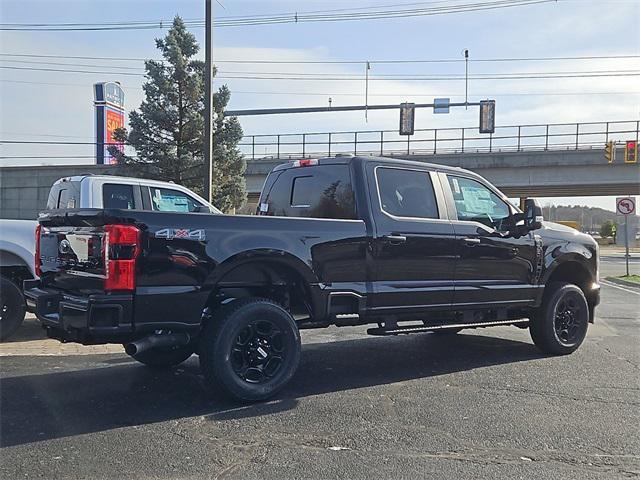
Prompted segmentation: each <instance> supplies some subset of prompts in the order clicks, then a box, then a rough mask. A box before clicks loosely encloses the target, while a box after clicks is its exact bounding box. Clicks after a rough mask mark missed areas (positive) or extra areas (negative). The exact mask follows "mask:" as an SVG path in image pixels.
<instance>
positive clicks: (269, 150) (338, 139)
mask: <svg viewBox="0 0 640 480" xmlns="http://www.w3.org/2000/svg"><path fill="white" fill-rule="evenodd" d="M639 134H640V120H630V121H617V122H585V123H549V124H543V125H510V126H496V129H495V133H492V134H479V133H478V127H462V128H424V129H416V130H415V134H414V135H411V136H406V137H403V136H400V135H399V134H398V131H397V130H366V131H357V132H356V131H341V132H306V133H281V134H263V135H245V136H244V137H243V139H242V141H241V142H240V144H239V148H240V151H241V153H242V154H243V155H244V156H245V158H247V159H261V158H277V159H291V158H308V157H324V156H335V155H340V154H342V155H345V154H353V155H386V156H392V155H429V154H432V155H435V154H453V153H494V152H526V151H545V150H579V149H592V148H604V145H605V143H606V142H608V141H610V140H618V141H626V140H636V141H637V140H638V137H639Z"/></svg>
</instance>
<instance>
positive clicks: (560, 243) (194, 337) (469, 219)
mask: <svg viewBox="0 0 640 480" xmlns="http://www.w3.org/2000/svg"><path fill="white" fill-rule="evenodd" d="M257 213H258V215H255V216H240V215H238V216H235V215H234V216H229V215H208V214H197V213H162V212H154V211H142V210H121V209H113V208H107V209H78V210H64V211H55V210H52V211H47V212H44V213H43V214H41V216H40V219H39V227H38V229H39V230H38V237H37V238H38V242H37V250H38V251H37V255H36V257H37V264H36V267H37V269H38V273H39V275H40V280H37V281H27V282H26V284H25V287H26V295H27V298H28V301H29V303H31V304H32V305H33V307H34V308H35V309H36V311H37V316H38V318H39V319H40V320H41V322H42V324H43V325H44V326H45V327H46V329H47V332H48V334H49V336H50V337H53V338H57V339H60V340H62V341H66V342H69V341H72V342H80V343H83V344H95V343H122V344H124V346H125V351H126V352H127V353H128V354H129V355H131V356H132V357H133V358H134V359H136V360H138V361H140V362H141V363H143V364H146V365H151V366H154V367H163V366H164V367H167V366H171V365H176V364H178V363H180V362H182V361H184V360H186V359H187V358H189V357H190V356H191V355H192V354H193V353H196V354H197V355H199V359H200V365H201V368H202V371H203V374H204V377H205V379H206V381H207V383H208V384H209V385H210V386H211V387H212V388H214V389H217V390H218V391H220V392H223V393H225V394H228V395H230V396H232V397H235V398H237V399H241V400H245V401H257V400H262V399H265V398H268V397H270V396H272V395H273V394H274V393H275V392H277V391H278V390H279V389H281V388H282V387H283V386H284V385H286V383H287V382H288V381H289V380H290V379H291V377H292V376H293V375H294V373H295V371H296V368H297V365H298V362H299V358H300V351H301V349H300V334H299V330H300V329H303V328H322V327H328V326H330V325H337V326H346V325H365V324H371V328H369V330H368V333H370V334H373V335H397V334H405V333H418V332H433V333H455V332H457V331H459V330H461V329H465V328H478V327H490V326H497V325H515V326H517V327H521V328H529V330H530V332H531V336H532V338H533V341H534V343H535V344H536V345H537V346H538V347H539V348H540V349H542V350H543V351H544V352H548V353H550V354H567V353H571V352H573V351H574V350H575V349H576V348H578V347H579V345H580V344H581V343H582V341H583V340H584V338H585V335H586V332H587V326H588V323H589V322H593V320H594V307H595V306H596V305H597V304H598V302H599V285H598V247H597V244H596V242H595V241H594V240H593V239H592V238H591V237H590V236H588V235H584V234H581V233H579V232H577V231H575V230H573V229H569V228H567V227H563V226H561V225H556V224H550V223H543V222H542V216H541V209H540V207H539V206H537V204H536V203H535V202H534V201H533V200H531V199H527V200H526V201H525V208H524V212H523V211H521V210H519V209H518V208H517V207H516V206H514V205H512V204H511V203H509V201H508V200H507V198H506V197H505V196H504V195H503V194H502V193H500V191H499V190H497V189H496V188H495V187H493V186H492V185H491V184H490V183H488V182H487V181H486V180H484V179H483V178H482V177H480V176H478V175H476V174H474V173H472V172H469V171H466V170H462V169H459V168H451V167H444V166H439V165H433V164H426V163H421V162H411V161H401V160H392V159H387V158H376V157H366V158H363V157H347V158H345V157H342V158H340V157H339V158H326V159H320V160H315V159H313V160H311V159H305V160H299V161H296V162H293V163H289V164H285V165H281V166H278V167H276V168H275V169H274V170H273V171H272V172H271V173H270V174H269V176H268V177H267V180H266V182H265V184H264V188H263V191H262V194H261V197H260V200H259V205H258V209H257Z"/></svg>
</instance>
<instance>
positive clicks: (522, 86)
mask: <svg viewBox="0 0 640 480" xmlns="http://www.w3.org/2000/svg"><path fill="white" fill-rule="evenodd" d="M486 1H487V0H467V1H464V2H461V1H460V0H448V1H444V0H443V1H439V2H433V1H432V2H409V1H408V0H399V1H398V2H394V1H389V0H363V1H349V2H346V1H338V0H335V1H304V2H301V1H299V2H294V1H270V0H259V1H233V0H221V3H222V4H223V5H224V8H222V7H221V6H220V5H219V4H215V15H216V17H218V18H222V17H232V16H247V15H251V16H255V15H264V14H274V13H291V12H296V11H298V12H309V11H314V10H337V9H344V8H353V7H355V8H362V9H363V10H362V11H367V10H366V8H367V7H376V6H377V7H380V8H381V6H389V5H392V4H393V5H397V7H396V8H401V9H406V8H424V7H432V6H434V7H438V6H451V5H456V4H460V3H465V4H468V3H474V2H486ZM214 3H215V2H214ZM403 4H404V5H403ZM203 5H204V1H203V0H172V1H165V0H153V1H152V0H126V1H125V0H109V1H107V2H104V1H98V0H71V1H69V0H67V1H65V0H57V1H56V0H44V1H43V0H40V1H35V0H0V16H1V23H3V24H8V23H47V24H50V23H100V22H131V21H138V20H140V21H150V20H154V21H158V23H159V21H160V20H162V21H163V25H166V24H167V23H169V22H170V21H171V19H172V18H173V16H174V15H176V14H179V15H181V16H182V17H183V18H185V19H188V20H190V19H201V18H203V14H204V12H203V8H204V7H203ZM639 7H640V2H639V1H637V0H608V1H606V0H559V1H557V2H545V3H539V4H534V5H528V6H518V7H513V8H505V9H496V10H489V11H484V12H483V11H479V12H467V13H458V14H447V15H436V16H421V17H415V18H397V19H385V20H367V21H345V22H321V23H298V24H283V25H259V26H256V25H253V26H242V27H224V28H217V29H216V31H215V42H214V43H215V51H214V58H215V59H216V61H219V62H220V63H218V64H217V65H218V68H219V69H220V71H221V73H220V77H232V76H236V77H237V76H243V73H244V76H246V75H254V74H255V72H268V73H269V75H270V76H276V75H279V76H281V77H282V76H283V75H287V74H289V75H291V74H318V75H316V76H315V77H314V76H313V75H307V76H311V77H314V78H313V79H305V80H291V79H277V80H275V79H274V80H268V79H260V80H257V79H238V78H224V79H223V78H218V79H216V83H218V84H221V83H223V82H224V83H226V84H227V85H228V86H229V88H230V89H231V92H232V97H231V103H230V105H229V108H232V109H244V108H261V107H264V108H275V107H285V106H290V107H295V106H322V105H327V102H328V98H329V97H331V99H332V104H333V105H334V106H337V105H346V104H362V103H364V92H365V84H364V81H363V80H362V79H360V78H357V79H355V80H353V81H334V80H328V79H327V80H318V79H317V77H318V76H322V75H325V76H330V75H327V74H335V75H338V74H339V75H341V76H344V75H345V74H348V75H359V76H361V75H362V74H363V73H364V63H363V62H365V61H367V60H368V61H370V62H371V70H370V75H371V79H372V80H371V81H370V82H369V103H370V104H375V103H399V102H401V101H414V102H430V101H431V100H432V99H433V98H434V97H450V98H451V100H452V101H463V100H464V86H465V84H464V80H463V79H460V80H446V81H408V80H403V79H402V77H396V78H395V79H393V80H375V78H376V76H381V75H396V76H397V75H404V74H415V75H421V76H424V75H430V76H437V75H443V74H445V75H447V74H449V75H456V76H458V75H461V74H463V73H464V62H449V63H401V64H389V63H380V62H379V61H381V60H434V59H462V52H463V51H464V49H465V48H467V49H469V52H470V59H471V63H470V73H471V75H474V74H500V75H504V74H513V73H548V72H596V71H612V70H615V71H622V70H624V71H631V73H633V72H637V73H640V58H634V59H619V58H618V59H611V58H609V59H592V60H564V61H518V62H478V61H475V62H474V59H476V60H479V59H496V58H531V57H536V58H538V57H576V56H613V55H615V56H620V55H640V29H639V28H638V25H639V24H640V8H639ZM334 13H335V12H334ZM193 32H194V33H195V34H196V36H197V37H198V39H199V41H201V42H202V40H203V35H204V29H203V28H201V27H195V28H194V29H193ZM165 33H166V28H165V29H164V30H161V29H160V28H159V26H158V28H153V29H147V30H118V31H106V32H105V31H81V32H32V31H31V32H8V31H1V32H0V53H2V54H4V55H2V56H0V67H2V68H0V102H1V115H0V138H1V139H3V140H10V139H14V140H60V141H67V140H68V141H88V142H91V141H93V138H94V128H95V127H94V120H93V106H92V101H93V98H92V95H93V94H92V89H91V85H92V84H93V83H94V82H98V81H107V80H118V81H120V82H121V83H122V84H123V85H124V87H125V95H126V99H125V101H126V105H127V110H131V109H133V108H136V107H137V106H138V105H139V104H140V101H141V99H142V91H141V89H140V86H141V84H142V82H143V81H144V77H142V76H141V75H139V73H141V72H143V65H142V62H132V61H107V60H91V59H65V58H63V59H60V58H42V57H39V58H35V57H15V56H7V55H6V54H36V55H65V56H87V57H127V58H131V57H135V58H157V57H158V52H157V50H156V49H155V46H154V41H153V40H154V38H157V37H161V36H163V35H164V34H165ZM201 54H202V56H203V52H201ZM229 60H235V61H237V60H249V61H255V60H262V61H264V60H279V61H282V60H294V61H301V60H303V61H353V62H360V63H353V64H349V63H343V64H322V63H317V64H313V63H310V64H299V63H298V64H264V63H225V61H229ZM26 62H32V63H26ZM33 62H38V63H33ZM41 62H49V63H41ZM59 63H61V64H74V65H73V66H70V65H57V64H59ZM7 67H9V68H7ZM116 67H118V68H117V69H116ZM123 67H124V68H123ZM33 68H46V69H78V70H95V71H101V72H105V73H104V74H85V73H69V72H54V71H37V70H33ZM115 71H117V72H120V73H110V72H115ZM249 72H250V73H249ZM124 73H131V75H125V74H124ZM299 76H300V77H304V76H305V75H299ZM333 78H335V77H333ZM387 78H388V77H387ZM639 79H640V76H629V75H624V76H613V75H611V76H604V77H603V76H597V77H582V78H561V79H558V78H554V79H548V78H542V79H530V78H529V79H519V80H502V79H492V80H477V79H472V80H471V81H470V83H469V96H470V100H471V101H477V100H479V99H483V98H493V99H495V100H496V102H497V114H496V117H497V124H498V125H518V124H546V123H561V122H605V121H619V120H634V119H638V118H640V82H639ZM241 123H242V126H243V128H244V131H245V133H246V134H264V133H302V132H327V131H336V130H379V129H396V128H397V124H398V112H397V111H395V110H394V111H376V112H369V115H368V122H365V118H364V113H363V112H353V113H343V114H340V113H322V114H298V115H281V116H269V117H242V118H241ZM477 123H478V113H477V109H473V108H470V109H469V110H468V111H465V109H463V108H458V109H452V110H451V113H450V114H449V115H433V113H432V112H431V111H430V110H426V109H425V110H420V111H419V112H418V114H417V117H416V127H417V128H441V127H453V126H455V127H462V126H465V127H475V126H477ZM258 153H260V152H258ZM92 155H93V149H92V148H91V147H90V146H77V145H76V146H68V145H65V146H40V147H39V146H33V145H31V146H26V145H21V146H9V145H6V144H5V145H0V157H15V156H23V157H25V156H32V157H39V156H45V157H48V158H49V159H48V160H47V159H42V158H31V159H26V158H22V159H15V158H12V159H8V158H2V159H0V165H15V164H41V163H45V162H46V163H91V162H92V158H90V157H91V156H92ZM56 156H57V157H66V156H76V157H79V158H74V159H69V158H56V159H54V158H52V157H56ZM554 201H556V202H561V203H573V204H592V205H598V206H602V207H604V208H608V209H613V200H612V199H609V198H602V197H591V198H573V199H554Z"/></svg>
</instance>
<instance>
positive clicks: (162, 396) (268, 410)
mask: <svg viewBox="0 0 640 480" xmlns="http://www.w3.org/2000/svg"><path fill="white" fill-rule="evenodd" d="M542 357H543V355H542V354H541V353H539V352H538V351H537V350H536V349H535V348H534V347H533V345H531V344H528V343H523V342H519V341H514V340H507V339H504V338H497V337H490V336H480V335H464V334H459V335H455V336H451V337H445V336H436V335H428V334H425V335H412V336H406V337H394V338H363V339H356V340H345V341H337V342H332V343H317V344H306V345H303V355H302V361H301V364H300V368H299V370H298V373H297V374H296V376H295V378H294V379H293V381H292V382H291V383H290V384H289V385H288V386H287V387H286V388H285V390H284V391H283V392H281V393H280V394H279V395H278V396H276V398H275V399H274V400H272V401H269V402H266V403H262V404H255V405H238V404H233V403H231V402H229V401H225V400H220V399H217V398H215V396H214V395H212V394H211V393H210V392H208V391H207V390H206V389H205V386H204V381H203V378H202V376H201V375H200V371H199V367H198V362H197V358H196V357H195V356H194V357H191V359H190V360H188V361H187V362H186V363H184V364H182V365H180V366H178V367H176V368H174V369H173V370H169V371H164V372H157V371H153V370H150V369H148V368H146V367H144V366H142V365H139V364H137V363H135V362H133V361H131V360H130V359H128V358H127V357H124V356H120V355H78V356H66V357H26V356H24V357H5V358H4V359H3V364H2V369H1V370H2V374H3V376H4V378H3V379H2V380H1V381H0V402H1V403H0V407H1V412H0V413H1V415H0V446H2V447H7V446H13V445H22V444H27V443H31V442H36V441H42V440H49V439H55V438H61V437H67V436H73V435H80V434H85V433H92V432H99V431H106V430H111V429H114V428H119V427H130V426H137V425H144V424H149V423H155V422H163V421H168V420H176V419H181V418H188V417H194V416H203V417H204V418H206V419H208V420H210V421H226V420H232V419H239V418H250V417H260V416H265V415H269V414H272V413H275V412H280V411H284V410H290V409H294V408H296V406H297V403H298V400H297V399H299V398H303V397H307V396H311V395H318V394H326V393H332V392H340V391H345V390H351V389H358V388H363V387H371V386H379V385H386V384H392V383H397V382H402V381H406V380H414V379H425V378H429V377H435V376H439V375H446V374H450V373H454V372H460V371H467V370H473V369H475V368H482V367H488V366H492V365H501V364H511V363H515V362H522V361H528V360H534V359H537V358H542ZM42 370H46V371H47V372H48V373H44V374H36V375H33V374H27V375H25V374H22V373H21V372H23V371H27V372H32V371H42ZM424 386H425V388H428V383H425V385H424Z"/></svg>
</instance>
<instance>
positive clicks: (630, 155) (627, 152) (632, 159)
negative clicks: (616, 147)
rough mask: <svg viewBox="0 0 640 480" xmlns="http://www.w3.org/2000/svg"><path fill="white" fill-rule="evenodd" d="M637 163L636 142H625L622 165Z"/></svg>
mask: <svg viewBox="0 0 640 480" xmlns="http://www.w3.org/2000/svg"><path fill="white" fill-rule="evenodd" d="M637 162H638V142H635V141H633V140H631V141H629V142H627V143H626V145H625V149H624V163H637Z"/></svg>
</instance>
